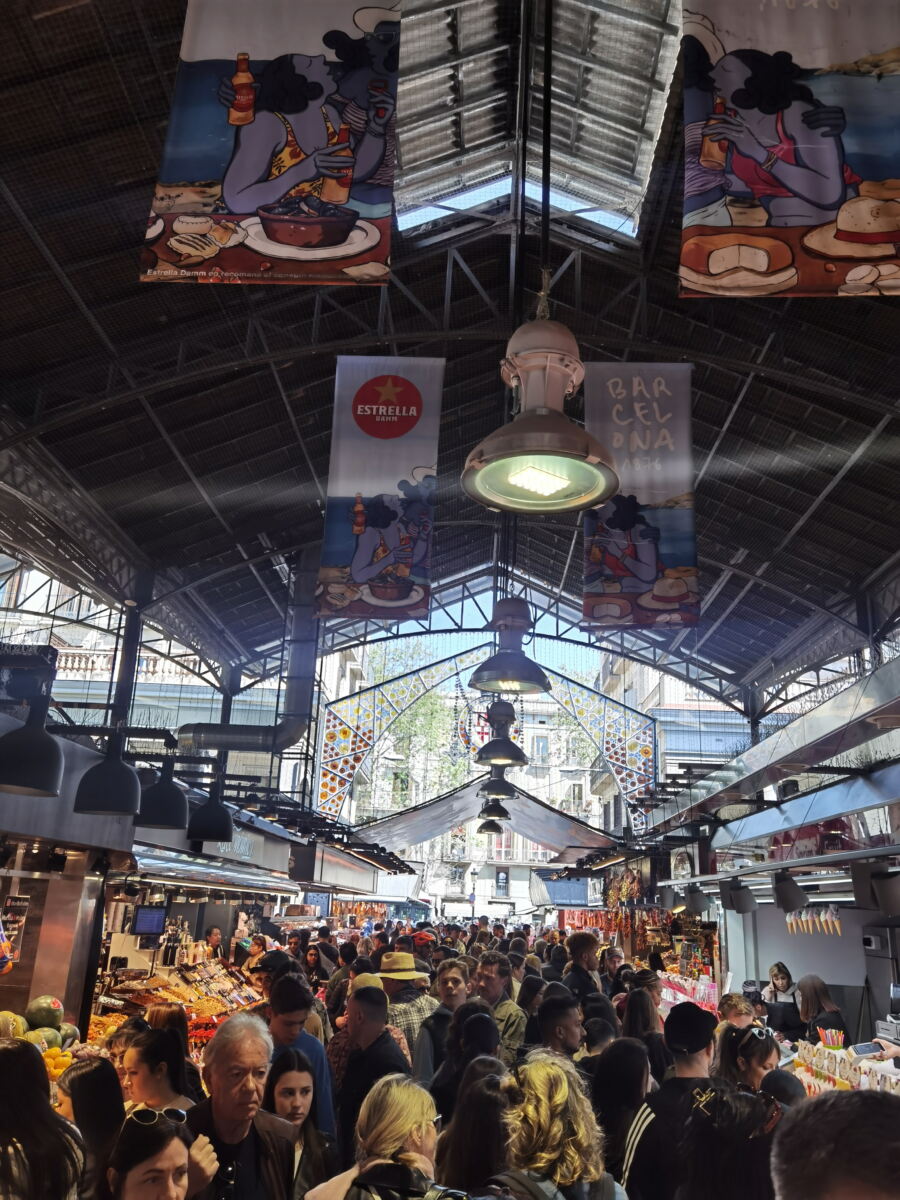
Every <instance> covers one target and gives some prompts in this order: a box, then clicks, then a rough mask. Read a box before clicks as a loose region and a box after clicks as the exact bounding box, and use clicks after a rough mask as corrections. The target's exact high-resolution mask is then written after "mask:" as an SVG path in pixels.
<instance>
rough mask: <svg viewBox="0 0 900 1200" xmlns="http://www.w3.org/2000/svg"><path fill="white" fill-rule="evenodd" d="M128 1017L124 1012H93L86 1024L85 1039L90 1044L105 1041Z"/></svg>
mask: <svg viewBox="0 0 900 1200" xmlns="http://www.w3.org/2000/svg"><path fill="white" fill-rule="evenodd" d="M127 1020H128V1018H127V1017H126V1016H125V1014H124V1013H102V1014H100V1015H98V1014H94V1016H92V1017H91V1019H90V1023H89V1025H88V1037H87V1040H88V1041H89V1042H90V1043H91V1045H94V1046H96V1045H99V1044H100V1043H101V1042H105V1041H106V1039H107V1038H108V1037H109V1036H110V1035H111V1034H113V1033H115V1031H116V1030H117V1029H118V1028H119V1026H120V1025H121V1024H122V1023H123V1022H124V1021H127Z"/></svg>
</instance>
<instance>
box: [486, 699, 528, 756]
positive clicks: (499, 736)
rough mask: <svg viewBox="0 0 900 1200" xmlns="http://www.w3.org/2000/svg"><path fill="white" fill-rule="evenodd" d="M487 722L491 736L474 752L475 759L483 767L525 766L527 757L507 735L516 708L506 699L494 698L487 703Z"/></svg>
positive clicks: (514, 716)
mask: <svg viewBox="0 0 900 1200" xmlns="http://www.w3.org/2000/svg"><path fill="white" fill-rule="evenodd" d="M487 719H488V724H489V725H490V727H491V732H492V733H493V735H494V736H493V737H492V738H491V740H490V741H489V742H485V744H484V745H483V746H479V748H478V750H477V751H476V753H475V761H476V762H477V763H478V765H479V766H483V767H527V766H528V757H527V755H526V754H525V751H524V750H523V749H522V747H521V746H517V745H516V743H515V742H514V741H513V740H512V738H511V737H510V736H509V730H510V727H511V726H512V724H513V722H514V721H515V719H516V710H515V709H514V708H513V706H512V705H511V704H510V702H509V701H508V700H495V701H494V702H493V703H492V704H490V705H488V710H487Z"/></svg>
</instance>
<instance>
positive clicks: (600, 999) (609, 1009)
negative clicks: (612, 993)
mask: <svg viewBox="0 0 900 1200" xmlns="http://www.w3.org/2000/svg"><path fill="white" fill-rule="evenodd" d="M581 1015H582V1016H583V1017H584V1019H585V1021H590V1020H592V1019H593V1018H594V1017H601V1018H602V1019H603V1020H604V1021H608V1022H609V1024H610V1025H611V1026H612V1027H613V1029H614V1030H615V1031H616V1036H618V1035H619V1033H620V1032H621V1030H622V1022H621V1021H620V1020H619V1015H618V1013H617V1012H616V1008H615V1005H614V1004H613V1002H612V1001H611V1000H610V999H609V997H608V996H607V995H606V994H605V993H604V992H594V993H593V994H592V995H590V996H588V997H587V999H586V1000H585V1001H584V1003H583V1004H582V1006H581Z"/></svg>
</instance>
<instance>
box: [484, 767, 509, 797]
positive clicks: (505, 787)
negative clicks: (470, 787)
mask: <svg viewBox="0 0 900 1200" xmlns="http://www.w3.org/2000/svg"><path fill="white" fill-rule="evenodd" d="M505 770H506V767H491V777H490V779H486V780H485V781H484V783H483V784H482V785H481V787H480V788H479V789H478V791H477V793H476V795H477V796H478V799H479V800H514V799H515V796H516V785H515V784H514V783H510V782H509V780H508V779H504V778H503V773H504V771H505Z"/></svg>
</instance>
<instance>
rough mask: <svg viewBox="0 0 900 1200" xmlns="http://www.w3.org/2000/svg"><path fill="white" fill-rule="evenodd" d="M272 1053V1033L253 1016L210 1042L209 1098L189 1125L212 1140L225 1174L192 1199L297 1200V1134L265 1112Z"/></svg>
mask: <svg viewBox="0 0 900 1200" xmlns="http://www.w3.org/2000/svg"><path fill="white" fill-rule="evenodd" d="M271 1054H272V1038H271V1037H270V1035H269V1032H268V1030H267V1029H266V1027H265V1025H264V1024H263V1023H262V1021H260V1020H259V1018H258V1017H253V1016H250V1015H249V1014H248V1013H236V1014H235V1015H234V1016H233V1017H230V1018H229V1019H228V1020H227V1021H225V1022H224V1023H223V1024H222V1025H221V1026H220V1027H219V1029H218V1031H217V1032H216V1035H215V1037H214V1038H212V1040H211V1041H209V1042H208V1043H207V1046H206V1050H205V1051H204V1054H203V1081H204V1083H205V1084H206V1086H207V1088H208V1089H209V1099H208V1100H204V1101H203V1102H202V1104H197V1105H195V1106H194V1108H192V1109H191V1110H190V1111H189V1113H188V1116H187V1124H188V1128H189V1129H190V1130H191V1132H192V1133H193V1134H194V1135H195V1136H197V1135H199V1134H205V1135H206V1136H207V1137H208V1138H209V1140H210V1142H212V1146H213V1149H214V1150H215V1152H216V1157H217V1158H218V1160H219V1170H218V1172H217V1174H216V1176H215V1178H214V1179H213V1180H212V1181H211V1182H210V1183H209V1184H207V1186H206V1187H205V1188H203V1189H202V1191H200V1192H196V1193H195V1194H194V1196H193V1198H192V1200H226V1198H227V1200H292V1196H293V1179H294V1146H295V1143H296V1140H297V1133H296V1130H295V1128H294V1126H293V1125H291V1124H290V1123H289V1122H287V1121H283V1120H282V1119H281V1117H275V1116H272V1114H271V1113H267V1112H263V1111H262V1109H261V1108H260V1105H261V1103H262V1098H263V1092H264V1090H265V1086H266V1075H267V1074H268V1072H269V1059H270V1057H271Z"/></svg>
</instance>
